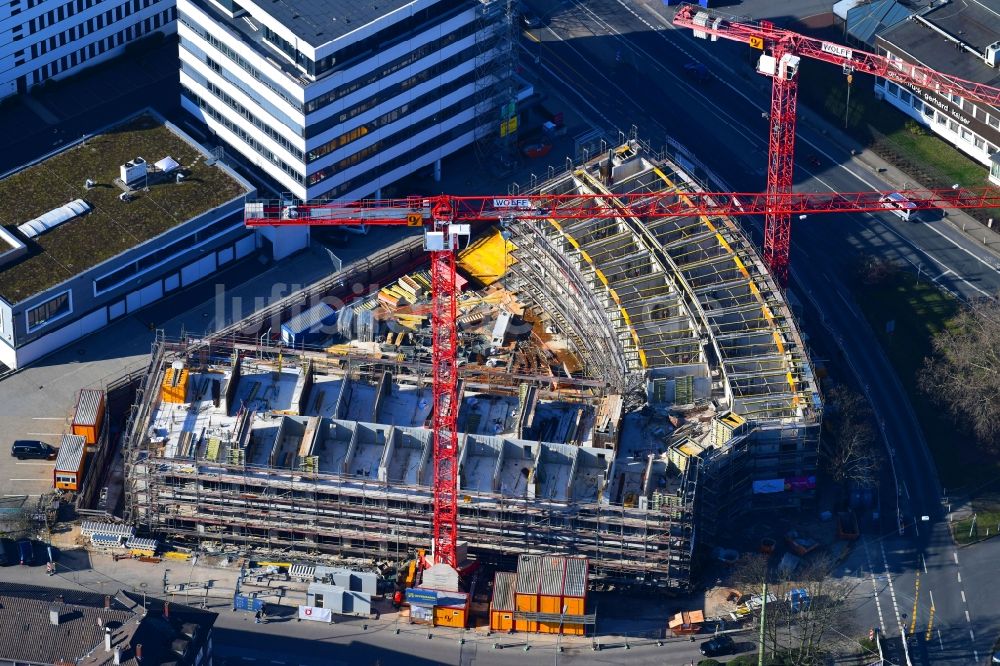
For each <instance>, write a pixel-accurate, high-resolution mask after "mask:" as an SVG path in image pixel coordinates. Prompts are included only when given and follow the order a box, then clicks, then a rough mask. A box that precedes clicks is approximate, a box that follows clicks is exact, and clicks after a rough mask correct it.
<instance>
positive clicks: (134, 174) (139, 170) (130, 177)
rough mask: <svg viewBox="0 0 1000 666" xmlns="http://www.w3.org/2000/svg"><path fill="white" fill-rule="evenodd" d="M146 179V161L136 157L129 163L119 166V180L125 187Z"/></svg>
mask: <svg viewBox="0 0 1000 666" xmlns="http://www.w3.org/2000/svg"><path fill="white" fill-rule="evenodd" d="M145 178H146V160H144V159H142V158H141V157H137V158H135V159H134V160H132V161H131V162H126V163H125V164H123V165H121V180H122V182H123V183H125V184H126V185H131V184H132V183H135V182H137V181H140V180H143V179H145Z"/></svg>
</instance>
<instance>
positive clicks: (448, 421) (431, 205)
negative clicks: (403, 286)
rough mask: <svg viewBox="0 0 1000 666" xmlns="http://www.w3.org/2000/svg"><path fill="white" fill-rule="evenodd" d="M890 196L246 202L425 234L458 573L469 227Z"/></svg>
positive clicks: (809, 207)
mask: <svg viewBox="0 0 1000 666" xmlns="http://www.w3.org/2000/svg"><path fill="white" fill-rule="evenodd" d="M887 194H889V193H885V192H853V193H841V194H810V193H794V192H769V193H766V194H760V193H732V192H658V193H631V194H612V195H608V194H561V195H524V196H517V197H495V196H448V195H438V196H432V197H410V198H406V199H380V200H364V201H358V202H335V201H332V202H315V203H288V202H267V201H258V202H253V203H247V204H246V207H245V211H244V217H245V222H246V224H247V226H251V227H263V226H273V227H283V226H298V225H310V226H342V225H358V224H366V225H376V226H377V225H393V226H399V225H405V226H411V227H423V228H424V248H425V249H426V250H427V251H428V252H429V253H430V260H431V289H432V293H431V331H432V333H431V341H432V357H433V359H432V360H433V363H432V372H433V378H432V389H431V390H432V395H433V405H432V407H433V417H432V423H433V429H434V430H433V437H434V440H433V441H434V451H433V455H434V485H433V492H434V532H433V541H432V550H433V555H434V560H435V561H436V562H439V563H446V564H448V565H450V566H451V567H452V568H456V569H457V567H458V564H459V562H457V561H456V560H457V557H456V545H457V542H458V433H457V421H458V408H459V404H458V364H457V351H458V332H457V328H456V323H455V317H456V313H455V308H456V305H455V301H456V298H455V297H456V291H457V288H456V277H455V255H456V251H457V250H458V249H459V247H460V244H461V241H462V239H463V238H468V237H469V236H470V225H469V223H470V222H497V221H513V220H522V221H532V220H546V219H552V218H560V219H595V218H614V217H633V216H634V217H639V218H642V219H649V218H657V217H674V216H694V215H760V214H762V213H765V212H768V213H774V214H780V215H787V216H790V215H792V214H805V213H827V212H842V211H879V210H883V211H884V210H886V209H887V208H891V207H892V203H891V202H890V201H888V200H887V199H886V195H887ZM903 195H904V196H905V197H906V198H907V199H909V200H910V201H911V202H914V204H915V205H916V206H918V207H921V208H932V207H933V208H939V207H940V208H986V207H994V206H1000V190H993V189H989V188H984V189H981V190H975V191H972V190H968V191H966V190H951V189H948V190H911V191H905V192H903Z"/></svg>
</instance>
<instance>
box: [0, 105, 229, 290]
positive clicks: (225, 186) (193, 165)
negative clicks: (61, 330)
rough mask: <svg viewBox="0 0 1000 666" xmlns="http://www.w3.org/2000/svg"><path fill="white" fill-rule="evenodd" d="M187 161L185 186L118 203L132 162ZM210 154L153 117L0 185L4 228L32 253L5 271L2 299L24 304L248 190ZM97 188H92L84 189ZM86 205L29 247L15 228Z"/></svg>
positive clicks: (154, 186) (0, 271) (0, 277)
mask: <svg viewBox="0 0 1000 666" xmlns="http://www.w3.org/2000/svg"><path fill="white" fill-rule="evenodd" d="M168 155H169V156H170V157H173V158H174V159H175V160H177V161H178V162H180V164H181V165H182V166H183V168H184V169H185V170H186V173H187V175H188V177H187V179H186V180H185V182H183V183H177V182H175V180H174V178H172V177H166V178H165V179H164V180H163V181H162V182H155V183H151V184H150V185H149V192H143V191H141V190H140V191H138V192H137V193H136V194H135V198H134V200H132V201H131V202H129V203H124V202H122V201H120V200H119V198H118V197H119V195H120V194H121V193H122V190H121V189H120V188H119V187H118V186H117V185H115V184H114V181H115V179H117V178H118V177H119V175H120V171H119V168H120V166H121V165H122V164H124V163H125V162H128V161H130V160H133V159H135V158H136V157H143V158H144V159H146V161H147V162H148V163H149V164H152V163H153V162H155V161H157V160H159V159H161V158H163V157H166V156H168ZM205 162H206V154H205V153H204V152H202V150H200V149H199V148H196V147H195V146H194V145H192V144H191V143H189V142H188V141H187V140H185V139H184V138H182V137H181V136H180V135H179V134H177V133H176V132H175V131H173V130H172V129H171V128H168V127H167V126H166V125H164V124H163V121H161V120H159V119H157V118H155V117H153V116H152V115H150V114H148V113H144V114H142V115H139V116H136V117H133V118H131V119H129V120H127V121H125V122H124V123H122V124H120V125H117V126H115V127H111V128H109V129H107V130H105V131H103V132H102V133H101V134H99V135H96V136H93V137H91V138H88V139H87V140H86V141H85V142H82V143H80V144H77V145H75V146H73V147H71V148H68V149H66V150H64V151H62V152H60V153H58V154H56V155H53V156H52V157H49V158H47V159H45V160H42V161H41V162H38V163H37V164H33V165H31V166H29V167H27V168H24V169H21V170H20V171H18V172H17V173H14V174H13V175H10V176H8V177H7V178H4V179H3V180H0V201H3V202H4V205H3V206H2V207H0V225H3V226H4V227H5V228H6V229H7V231H9V232H10V233H12V234H14V235H15V236H17V237H18V238H20V239H21V240H22V241H25V242H26V245H27V246H28V252H27V253H25V254H24V255H23V256H21V257H18V258H17V259H16V260H14V261H11V262H9V263H6V264H4V265H3V266H0V297H2V298H4V299H6V300H7V301H9V302H10V303H19V302H21V301H23V300H25V299H26V298H29V297H31V296H34V295H35V294H38V293H41V292H43V291H45V290H46V289H49V288H50V287H53V286H55V285H57V284H59V283H60V282H63V281H65V280H68V279H69V278H72V277H74V276H76V275H79V274H80V273H82V272H84V271H86V270H89V269H90V268H93V267H94V266H96V265H97V264H99V263H101V262H103V261H105V260H107V259H111V258H112V257H114V256H116V255H118V254H121V253H122V252H125V251H126V250H130V249H132V248H134V247H136V246H138V245H141V244H142V243H144V242H146V241H148V240H150V239H152V238H154V237H156V236H159V235H160V234H162V233H164V232H166V231H169V230H170V229H172V228H174V227H177V226H179V225H181V224H183V223H185V222H187V221H188V220H190V219H191V218H193V217H197V216H198V215H201V214H203V213H205V212H207V211H209V210H211V209H212V208H215V207H217V206H220V205H222V204H224V203H226V202H228V201H231V200H232V199H234V198H237V197H240V196H242V195H244V194H245V193H246V192H247V191H248V190H247V189H246V187H245V185H244V184H243V183H241V182H240V181H238V180H236V179H235V178H233V177H232V176H231V175H230V174H229V173H227V172H226V171H225V170H224V169H222V168H221V167H219V166H208V165H206V163H205ZM88 178H89V179H91V180H93V181H94V182H95V183H96V184H97V185H96V186H95V187H93V188H92V189H90V190H87V189H85V187H84V182H85V181H86V180H87V179H88ZM78 198H82V199H84V200H85V201H87V203H89V204H90V205H91V206H92V207H93V210H92V211H91V212H90V213H88V214H86V215H83V216H80V217H77V218H75V219H73V220H70V221H68V222H65V223H64V224H62V225H60V226H58V227H56V228H55V229H52V230H51V231H48V232H46V233H44V234H41V235H40V236H38V237H36V238H34V239H32V240H30V241H27V240H26V239H24V238H23V237H21V236H20V235H19V232H17V231H16V228H17V226H18V225H19V224H23V223H24V222H27V221H28V220H31V219H33V218H35V217H37V216H39V215H41V214H42V213H45V212H47V211H50V210H52V209H54V208H58V207H59V206H62V205H64V204H66V202H68V201H72V200H73V199H78Z"/></svg>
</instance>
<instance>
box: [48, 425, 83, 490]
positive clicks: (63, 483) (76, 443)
mask: <svg viewBox="0 0 1000 666" xmlns="http://www.w3.org/2000/svg"><path fill="white" fill-rule="evenodd" d="M86 457H87V450H86V440H85V439H84V438H83V437H82V436H80V435H63V436H62V443H61V444H60V446H59V455H58V456H57V457H56V466H55V469H54V470H52V484H53V487H54V488H56V490H72V491H77V490H80V487H81V486H82V485H83V466H84V461H85V460H86Z"/></svg>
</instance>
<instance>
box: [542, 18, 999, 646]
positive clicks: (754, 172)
mask: <svg viewBox="0 0 1000 666" xmlns="http://www.w3.org/2000/svg"><path fill="white" fill-rule="evenodd" d="M535 6H536V7H537V8H538V9H539V12H540V13H541V14H542V15H543V17H544V20H543V26H542V27H541V28H539V29H536V30H534V31H532V33H531V35H530V36H529V38H528V39H526V40H525V42H524V51H525V53H526V54H527V55H528V56H530V58H528V59H526V60H531V61H533V60H535V58H537V64H529V65H528V67H529V68H533V69H534V71H535V72H536V73H537V74H538V75H539V76H540V77H542V79H543V80H544V81H545V82H546V83H547V84H549V85H552V86H554V87H556V88H557V89H559V90H561V91H562V92H563V93H564V94H565V95H566V96H567V98H569V99H570V100H573V101H574V103H576V104H578V105H579V110H580V111H581V113H583V114H584V115H587V116H589V117H590V118H592V121H593V123H594V124H595V125H597V126H600V127H603V128H605V129H613V128H623V129H626V131H627V128H629V127H630V126H631V125H635V126H636V129H637V134H638V136H639V137H640V138H647V139H648V140H649V142H650V143H651V144H652V145H653V146H654V147H656V146H659V145H661V144H662V143H663V142H665V141H666V137H667V136H670V137H672V138H673V139H675V140H676V141H679V142H680V143H682V144H684V145H686V146H687V147H688V148H689V149H690V150H691V151H692V152H693V153H694V154H695V155H696V157H697V158H698V159H699V160H700V161H701V162H702V163H703V164H704V165H705V166H707V167H708V168H709V169H711V170H712V171H713V172H714V173H715V174H716V175H717V177H718V179H719V180H720V181H722V182H720V183H719V185H720V186H721V187H725V188H726V189H731V190H735V191H741V190H749V191H760V190H762V189H763V188H764V168H765V164H766V150H767V144H766V140H767V120H766V118H763V117H762V115H761V114H762V111H764V110H766V109H767V108H768V100H769V82H768V81H767V80H766V79H763V78H762V77H759V76H757V75H756V74H754V73H753V72H752V67H751V65H750V63H749V61H748V59H747V56H746V49H745V47H741V46H735V45H731V44H726V43H723V42H707V41H701V40H696V39H694V38H693V37H692V36H690V35H688V34H684V33H681V32H680V31H676V30H673V29H671V28H670V27H669V21H668V19H667V18H665V17H664V16H663V15H661V8H662V5H656V4H653V3H649V4H648V5H647V4H643V3H638V2H626V1H624V0H621V1H619V0H588V1H587V2H582V1H581V0H564V1H563V2H558V3H557V2H549V3H544V2H537V3H535ZM739 11H740V13H748V12H747V10H746V8H744V7H741V8H740V10H739ZM693 60H697V61H700V62H703V63H706V64H707V65H708V66H709V67H710V69H711V71H712V73H713V79H712V80H711V81H710V82H708V83H706V84H699V83H697V82H695V81H693V80H691V79H690V78H688V77H687V76H686V75H685V73H684V69H683V66H684V64H686V63H688V62H691V61H693ZM819 128H822V123H821V122H820V121H819V120H818V118H816V117H815V116H812V115H811V114H809V113H808V112H807V111H806V110H804V109H802V110H800V123H799V128H798V137H799V138H798V146H797V154H798V155H799V156H807V155H809V154H810V153H812V154H815V155H817V156H818V157H819V165H818V166H812V165H811V164H809V163H807V160H804V159H801V160H799V162H798V163H797V171H796V175H797V178H796V188H797V189H799V190H802V191H823V190H830V191H863V190H870V189H879V190H888V189H893V188H892V187H891V186H890V185H888V184H887V183H885V182H884V181H882V180H881V179H880V178H879V177H878V176H877V175H876V174H873V173H871V172H870V171H868V170H866V169H865V168H864V167H862V166H861V165H860V164H859V163H857V162H856V161H854V160H852V159H851V156H850V154H849V151H848V150H846V149H845V148H844V147H842V145H841V144H840V143H839V142H837V141H833V140H831V138H830V135H824V134H822V133H821V132H820V131H818V129H819ZM758 222H759V221H758ZM753 231H754V235H755V236H756V237H757V238H759V227H758V228H755V229H753ZM859 252H865V253H873V254H879V255H883V256H887V257H890V258H895V259H902V260H904V261H907V262H910V263H911V264H912V265H913V266H920V270H921V271H922V273H923V274H924V275H927V276H928V279H932V280H934V281H935V282H936V283H937V284H939V285H941V286H942V287H944V288H947V289H949V290H950V291H952V292H953V293H955V294H957V295H959V296H961V297H962V298H965V299H971V298H977V297H981V296H983V295H985V294H993V293H997V292H998V291H1000V273H998V272H997V271H996V269H995V265H996V257H995V256H993V255H991V254H990V253H989V252H987V251H986V250H984V249H983V248H982V247H981V246H979V245H977V244H976V243H975V242H974V241H971V240H970V239H969V238H967V237H966V236H964V235H963V234H962V233H961V232H960V231H959V230H957V229H956V228H954V227H953V226H951V225H950V224H949V223H948V222H947V221H945V220H936V221H932V222H924V223H907V222H903V221H902V220H899V219H897V218H895V217H893V216H891V215H869V214H838V215H827V216H813V217H812V218H811V219H807V220H802V221H797V223H796V224H795V225H794V227H793V245H792V267H793V271H792V273H793V286H792V288H793V290H794V291H796V292H797V293H798V296H799V297H800V300H803V301H804V302H805V303H806V304H807V305H809V304H811V305H812V306H814V307H815V308H816V310H817V311H818V313H819V316H818V320H819V321H821V322H822V324H823V325H824V326H825V327H826V328H827V329H828V330H829V332H830V334H831V335H832V337H833V338H834V340H836V341H837V344H838V346H839V347H840V348H841V349H842V350H843V351H844V353H845V355H846V357H847V358H848V359H849V363H850V365H851V366H852V370H853V372H855V374H856V375H857V377H858V379H859V382H860V383H861V385H862V386H863V387H864V390H865V392H866V393H867V394H868V397H869V398H870V400H871V402H872V404H873V406H874V408H875V411H876V413H877V414H878V416H879V417H880V420H881V422H882V424H883V429H884V434H885V438H886V441H887V443H888V447H889V451H890V453H891V455H892V460H893V465H892V469H893V470H894V472H895V476H896V477H898V487H899V489H900V492H899V497H898V504H899V506H898V513H899V515H901V516H902V517H903V519H904V523H905V527H904V530H903V534H902V535H900V533H899V531H898V529H897V525H896V519H895V516H896V514H897V509H896V506H895V504H896V497H894V495H895V493H893V492H892V491H891V488H893V487H894V486H896V485H897V484H896V483H895V482H894V481H895V480H894V479H892V478H890V479H888V483H886V484H884V486H883V487H884V488H888V489H890V490H889V491H888V492H887V493H886V496H885V498H884V500H883V501H884V505H883V506H884V511H883V512H882V516H883V518H884V521H883V522H884V523H885V524H886V525H885V531H884V534H883V535H882V536H876V537H875V538H873V539H872V540H871V542H870V543H868V544H866V546H867V551H868V558H867V560H868V563H867V571H868V572H869V575H870V576H872V578H873V583H874V585H875V586H874V588H873V595H875V594H876V593H875V592H874V590H877V591H878V592H877V596H878V601H879V603H878V604H877V605H875V604H866V606H865V609H866V612H869V613H870V614H871V623H872V626H881V627H882V629H883V632H884V633H885V634H886V635H888V636H893V635H895V636H899V635H900V634H901V633H902V632H909V631H910V629H911V628H913V629H916V631H917V633H918V634H919V635H920V636H921V637H922V638H923V637H926V636H927V633H926V629H927V627H928V625H929V624H930V626H931V632H930V634H929V635H930V637H931V639H932V641H933V642H927V644H926V645H923V644H922V642H920V643H918V644H917V645H915V646H914V650H913V655H912V656H913V661H914V663H956V664H957V663H970V661H972V660H975V661H977V662H978V661H980V659H981V658H984V657H985V655H986V654H987V652H988V650H989V648H990V645H991V643H992V638H993V635H991V631H990V629H989V628H990V626H991V625H995V624H996V612H995V611H993V610H991V609H989V608H988V607H985V606H984V610H983V611H981V612H978V613H973V612H972V611H973V610H975V607H973V608H970V607H969V602H968V600H969V599H970V598H971V597H972V596H974V595H975V594H977V591H975V590H972V589H969V588H968V587H967V586H963V584H962V583H959V582H958V581H959V576H958V574H959V573H960V572H962V571H964V570H967V569H968V567H967V566H966V567H964V568H963V567H961V566H960V563H959V562H960V561H959V560H957V559H956V557H957V556H956V550H955V548H954V547H953V545H952V544H951V540H950V537H949V534H948V529H947V525H946V524H945V520H946V516H945V511H944V508H943V506H942V497H941V489H940V485H939V483H938V480H937V476H936V472H935V470H934V465H933V461H932V460H931V458H930V456H929V453H928V451H927V447H926V445H925V443H924V442H923V435H922V432H921V431H920V429H919V427H918V426H917V424H916V420H915V417H914V414H913V411H912V408H911V407H910V405H909V402H908V399H907V397H906V394H905V392H904V391H903V387H902V386H901V384H900V382H899V381H898V379H897V378H896V376H895V374H894V371H893V369H892V367H891V365H890V364H889V362H888V360H887V359H886V357H885V355H884V354H883V353H882V351H881V348H880V347H879V345H878V342H877V340H876V338H875V336H874V333H873V332H872V331H871V329H870V328H869V326H868V324H867V323H866V321H865V319H864V317H863V316H862V314H861V311H860V308H859V307H858V305H857V303H856V302H855V299H854V297H853V295H852V293H851V288H850V286H849V277H850V275H851V274H852V273H853V271H854V270H855V265H856V264H855V262H856V259H857V256H858V253H859ZM924 516H926V517H927V520H926V521H924V520H922V518H923V517H924ZM917 571H919V572H920V576H921V583H920V587H919V592H918V588H917V585H916V573H917ZM977 574H978V572H977ZM977 574H971V573H969V572H966V573H965V575H966V577H967V578H968V576H970V575H977ZM932 597H933V601H932V599H931V598H932ZM915 598H916V599H917V603H916V605H914V599H915ZM932 604H933V606H934V620H933V624H931V616H930V613H931V611H930V608H931V606H932ZM873 606H876V607H875V608H873ZM914 608H916V611H917V612H916V617H917V622H916V623H913V610H914ZM967 610H968V611H970V612H969V614H968V615H966V611H967ZM904 616H905V617H904Z"/></svg>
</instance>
